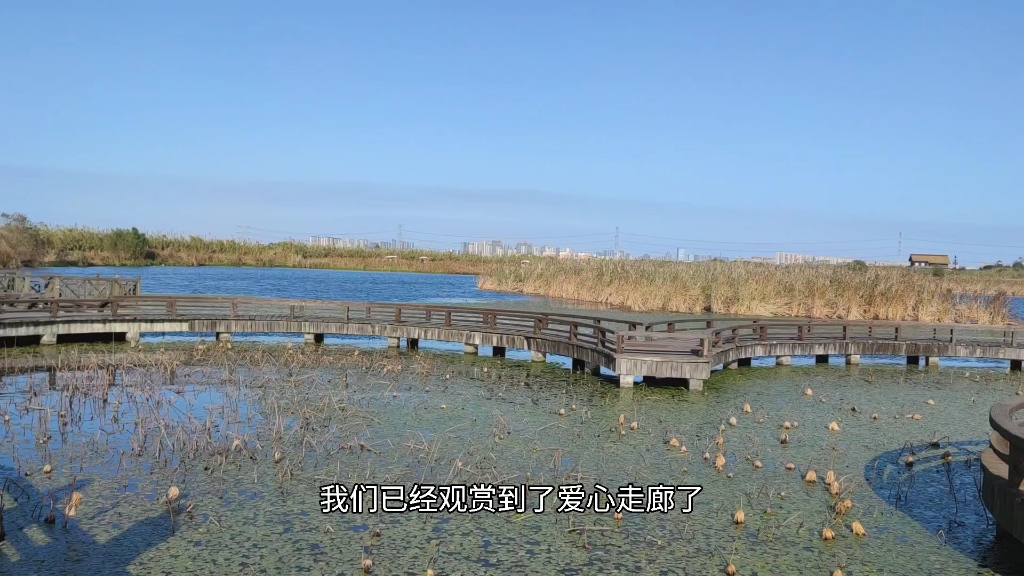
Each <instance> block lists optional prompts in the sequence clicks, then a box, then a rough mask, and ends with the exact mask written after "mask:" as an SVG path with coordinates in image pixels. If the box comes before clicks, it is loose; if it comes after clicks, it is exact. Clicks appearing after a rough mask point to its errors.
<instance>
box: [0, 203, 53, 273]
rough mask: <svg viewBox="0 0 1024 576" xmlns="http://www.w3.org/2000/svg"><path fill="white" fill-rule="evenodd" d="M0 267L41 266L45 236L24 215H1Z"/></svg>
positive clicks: (4, 213)
mask: <svg viewBox="0 0 1024 576" xmlns="http://www.w3.org/2000/svg"><path fill="white" fill-rule="evenodd" d="M0 222H2V223H0V266H2V267H6V268H19V267H21V266H33V265H36V264H40V263H41V262H42V259H43V253H44V249H43V235H42V233H41V232H40V230H39V227H38V226H37V225H35V224H33V223H32V221H31V220H29V219H28V217H27V216H25V215H24V214H19V213H13V214H8V213H6V212H3V213H0Z"/></svg>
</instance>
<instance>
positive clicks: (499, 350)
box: [491, 346, 506, 358]
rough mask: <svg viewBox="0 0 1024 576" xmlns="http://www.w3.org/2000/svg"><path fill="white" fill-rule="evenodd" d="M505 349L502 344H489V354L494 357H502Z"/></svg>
mask: <svg viewBox="0 0 1024 576" xmlns="http://www.w3.org/2000/svg"><path fill="white" fill-rule="evenodd" d="M505 352H506V349H505V347H504V346H491V356H493V357H495V358H504V357H505Z"/></svg>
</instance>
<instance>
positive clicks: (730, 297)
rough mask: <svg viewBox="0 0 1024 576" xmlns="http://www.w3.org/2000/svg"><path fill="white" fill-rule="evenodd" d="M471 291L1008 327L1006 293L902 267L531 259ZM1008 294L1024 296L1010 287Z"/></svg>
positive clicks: (695, 309)
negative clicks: (1006, 324) (1010, 292)
mask: <svg viewBox="0 0 1024 576" xmlns="http://www.w3.org/2000/svg"><path fill="white" fill-rule="evenodd" d="M478 285H479V286H480V288H483V289H487V290H500V291H505V292H519V293H524V294H535V295H543V296H548V297H552V298H561V299H566V300H581V301H587V302H595V303H599V304H605V305H611V306H620V307H625V308H628V309H631V310H637V311H655V310H663V311H671V312H682V313H692V314H700V313H716V314H740V315H752V316H784V317H810V318H836V319H851V320H861V319H872V320H911V321H921V322H965V323H982V324H1003V323H1008V322H1010V321H1011V320H1012V315H1011V313H1010V310H1009V299H1008V293H1009V292H1008V291H1007V290H1006V288H1007V287H1005V286H1001V285H997V286H992V285H991V283H990V282H989V281H988V280H986V279H985V278H983V277H979V276H962V277H961V276H960V275H958V274H947V275H943V276H941V277H940V276H935V275H933V274H931V273H928V272H923V271H919V270H911V269H909V268H867V269H857V268H855V267H851V266H831V265H797V266H775V265H772V264H755V263H746V262H702V263H687V264H680V263H673V262H659V261H652V260H591V261H574V260H548V259H538V260H536V261H534V262H532V263H531V264H529V265H520V264H518V263H511V262H502V263H500V264H498V265H496V266H495V267H494V268H493V269H492V271H491V272H490V273H488V274H486V275H483V276H481V277H480V278H479V281H478ZM993 288H995V289H998V291H996V292H993V291H992V289H993ZM1012 293H1013V294H1022V293H1024V290H1021V288H1020V287H1019V286H1017V287H1015V289H1014V290H1013V292H1012ZM990 294H994V295H993V296H989V295H990Z"/></svg>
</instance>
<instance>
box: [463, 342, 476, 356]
mask: <svg viewBox="0 0 1024 576" xmlns="http://www.w3.org/2000/svg"><path fill="white" fill-rule="evenodd" d="M462 351H463V352H465V353H466V354H479V353H480V349H479V347H478V346H477V345H476V344H463V345H462Z"/></svg>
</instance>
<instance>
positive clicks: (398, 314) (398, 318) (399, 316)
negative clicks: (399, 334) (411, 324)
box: [395, 306, 402, 324]
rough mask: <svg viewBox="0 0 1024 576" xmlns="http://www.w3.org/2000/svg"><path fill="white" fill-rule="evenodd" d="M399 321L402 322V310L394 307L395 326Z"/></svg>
mask: <svg viewBox="0 0 1024 576" xmlns="http://www.w3.org/2000/svg"><path fill="white" fill-rule="evenodd" d="M401 321H402V309H401V308H399V307H398V306H395V324H398V323H399V322H401Z"/></svg>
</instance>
